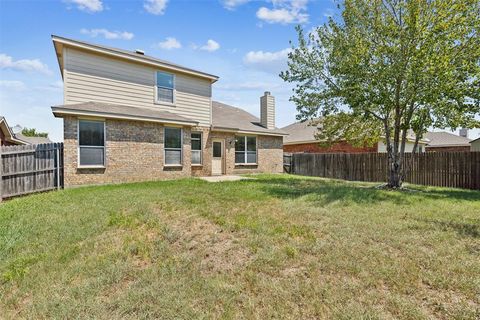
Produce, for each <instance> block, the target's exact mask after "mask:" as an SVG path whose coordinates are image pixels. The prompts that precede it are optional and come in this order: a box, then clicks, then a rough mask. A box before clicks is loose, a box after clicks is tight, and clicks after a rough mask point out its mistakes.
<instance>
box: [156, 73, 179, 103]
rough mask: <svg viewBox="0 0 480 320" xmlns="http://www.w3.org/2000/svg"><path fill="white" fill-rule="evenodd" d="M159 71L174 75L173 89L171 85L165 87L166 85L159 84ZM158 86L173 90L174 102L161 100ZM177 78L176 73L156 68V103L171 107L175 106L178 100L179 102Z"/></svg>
mask: <svg viewBox="0 0 480 320" xmlns="http://www.w3.org/2000/svg"><path fill="white" fill-rule="evenodd" d="M158 72H162V73H166V74H170V75H172V77H173V89H172V88H169V87H164V86H159V85H157V73H158ZM158 87H160V88H165V89H169V90H173V93H172V95H173V99H172V100H173V102H165V101H159V100H158ZM176 87H177V79H176V76H175V74H174V73H171V72H166V71H163V70H156V71H155V90H154V91H155V97H153V101H154V103H155V104H159V105H164V106H170V107H175V105H176V102H177V89H176Z"/></svg>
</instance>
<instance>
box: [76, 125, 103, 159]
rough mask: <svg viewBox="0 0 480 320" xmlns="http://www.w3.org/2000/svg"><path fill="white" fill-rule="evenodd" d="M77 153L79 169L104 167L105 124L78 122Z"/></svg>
mask: <svg viewBox="0 0 480 320" xmlns="http://www.w3.org/2000/svg"><path fill="white" fill-rule="evenodd" d="M78 152H79V155H78V161H79V166H80V167H82V166H84V167H89V166H90V167H92V166H93V167H103V166H105V122H103V121H93V120H78Z"/></svg>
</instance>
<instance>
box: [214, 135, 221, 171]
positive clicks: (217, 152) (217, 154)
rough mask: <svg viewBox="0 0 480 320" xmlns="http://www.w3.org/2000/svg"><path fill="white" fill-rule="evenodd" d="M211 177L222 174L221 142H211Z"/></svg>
mask: <svg viewBox="0 0 480 320" xmlns="http://www.w3.org/2000/svg"><path fill="white" fill-rule="evenodd" d="M212 152H213V155H212V176H219V175H222V174H223V140H213V148H212Z"/></svg>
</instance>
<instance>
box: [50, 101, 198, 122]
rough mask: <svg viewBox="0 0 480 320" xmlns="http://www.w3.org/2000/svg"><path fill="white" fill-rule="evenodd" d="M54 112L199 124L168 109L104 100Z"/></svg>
mask: <svg viewBox="0 0 480 320" xmlns="http://www.w3.org/2000/svg"><path fill="white" fill-rule="evenodd" d="M52 112H53V114H54V115H55V116H57V115H60V114H65V113H73V114H74V113H75V112H88V113H93V114H96V115H99V116H105V117H112V118H121V117H129V118H138V120H142V119H143V120H145V119H147V120H153V121H162V120H163V121H174V122H179V123H180V122H181V123H190V124H192V125H194V124H198V121H194V120H192V119H188V118H186V117H182V116H179V115H177V114H175V113H171V112H168V111H163V110H158V109H153V108H151V109H150V108H137V107H131V106H124V105H117V104H110V103H103V102H85V103H77V104H66V105H61V106H54V107H52Z"/></svg>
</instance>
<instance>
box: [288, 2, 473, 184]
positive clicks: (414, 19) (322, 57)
mask: <svg viewBox="0 0 480 320" xmlns="http://www.w3.org/2000/svg"><path fill="white" fill-rule="evenodd" d="M339 8H340V10H341V16H340V17H336V18H330V19H329V21H328V23H326V24H325V25H323V26H319V27H317V28H315V29H314V30H313V31H311V32H310V33H308V34H307V35H306V34H305V33H304V31H303V30H302V28H301V27H297V31H298V43H297V44H296V45H295V44H292V51H291V52H290V54H289V57H288V58H289V59H288V70H287V71H284V72H282V73H281V74H280V76H281V77H282V78H283V79H284V80H285V81H288V82H293V83H295V87H294V89H293V96H292V98H291V100H292V101H293V102H295V104H296V105H297V110H298V116H297V118H298V119H299V120H307V119H316V118H318V117H322V119H323V121H322V127H323V129H322V130H321V132H320V133H319V138H322V139H324V140H325V141H334V140H337V139H340V138H341V139H346V140H347V141H352V142H354V143H357V144H358V143H363V142H368V141H369V140H370V142H371V141H372V140H373V138H377V136H378V138H380V137H381V138H382V139H384V141H385V144H386V147H387V153H388V159H389V170H388V172H389V176H388V186H389V187H391V188H398V187H401V185H402V179H403V174H404V169H405V161H404V153H405V143H406V141H407V135H408V133H409V132H412V131H413V132H414V133H415V134H416V136H417V138H421V137H422V135H423V134H424V133H425V132H426V131H427V129H428V128H429V127H434V128H446V127H449V128H452V129H456V128H458V127H467V128H471V127H479V121H478V119H477V120H476V119H475V118H476V116H478V115H479V114H480V37H479V29H480V2H479V1H478V0H455V1H453V0H437V1H434V0H430V1H427V0H383V1H381V0H345V1H343V2H342V3H341V4H340V5H339Z"/></svg>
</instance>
